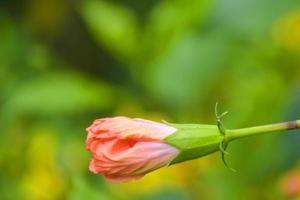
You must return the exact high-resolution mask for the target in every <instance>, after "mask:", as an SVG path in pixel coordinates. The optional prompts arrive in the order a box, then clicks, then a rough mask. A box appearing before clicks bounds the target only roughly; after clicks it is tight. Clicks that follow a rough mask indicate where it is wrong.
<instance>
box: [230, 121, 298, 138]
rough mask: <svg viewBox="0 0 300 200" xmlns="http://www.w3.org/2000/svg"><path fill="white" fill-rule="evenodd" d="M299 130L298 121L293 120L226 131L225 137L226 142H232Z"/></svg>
mask: <svg viewBox="0 0 300 200" xmlns="http://www.w3.org/2000/svg"><path fill="white" fill-rule="evenodd" d="M299 128H300V120H295V121H288V122H282V123H276V124H269V125H263V126H254V127H249V128H242V129H233V130H226V135H227V140H228V141H232V140H235V139H239V138H243V137H248V136H252V135H260V134H265V133H271V132H278V131H286V130H292V129H299Z"/></svg>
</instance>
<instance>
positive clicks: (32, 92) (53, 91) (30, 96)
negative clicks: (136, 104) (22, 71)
mask: <svg viewBox="0 0 300 200" xmlns="http://www.w3.org/2000/svg"><path fill="white" fill-rule="evenodd" d="M112 100H113V93H112V90H111V88H110V87H109V86H108V85H106V84H104V83H102V82H100V81H92V80H87V79H85V78H83V77H81V76H80V75H78V74H75V73H68V72H65V73H63V72H60V73H51V74H50V73H48V74H46V75H44V76H41V77H37V78H32V80H30V81H28V82H24V83H23V84H22V85H20V86H19V88H16V89H15V91H13V93H12V94H11V96H10V98H8V99H7V101H6V103H5V104H4V106H3V110H2V112H3V113H4V114H5V115H15V114H21V113H31V114H37V115H41V116H51V115H66V114H75V113H79V112H85V111H87V110H93V109H96V110H98V111H100V110H101V109H107V108H108V107H109V106H111V105H112Z"/></svg>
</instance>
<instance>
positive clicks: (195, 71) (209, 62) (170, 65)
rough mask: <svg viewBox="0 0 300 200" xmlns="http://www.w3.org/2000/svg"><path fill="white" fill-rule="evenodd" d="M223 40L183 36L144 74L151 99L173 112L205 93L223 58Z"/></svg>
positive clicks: (212, 36)
mask: <svg viewBox="0 0 300 200" xmlns="http://www.w3.org/2000/svg"><path fill="white" fill-rule="evenodd" d="M226 49H227V46H226V40H224V39H223V38H222V37H219V36H217V35H211V36H202V37H200V35H196V34H187V35H186V37H185V38H183V39H182V40H181V41H180V42H178V43H177V45H176V46H175V47H174V48H173V49H172V50H171V51H170V52H169V53H168V54H167V55H166V56H165V57H163V58H161V59H159V60H157V61H155V62H154V63H153V64H152V68H150V69H149V71H148V72H147V73H145V75H146V76H147V77H146V81H147V82H146V84H147V87H148V88H149V89H150V91H151V92H152V94H153V96H154V97H155V98H157V99H159V100H161V101H162V102H164V103H165V104H167V105H168V106H170V107H171V108H173V109H178V108H182V107H186V106H189V104H190V105H193V103H195V101H201V100H203V99H204V97H205V96H206V94H207V91H208V89H209V86H210V83H211V82H212V81H213V80H214V78H215V73H216V72H217V69H219V68H220V67H222V62H223V61H224V58H225V56H226Z"/></svg>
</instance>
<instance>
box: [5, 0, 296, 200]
mask: <svg viewBox="0 0 300 200" xmlns="http://www.w3.org/2000/svg"><path fill="white" fill-rule="evenodd" d="M217 101H218V102H219V103H220V105H219V108H220V110H228V111H229V114H228V116H226V119H225V124H226V126H227V127H228V128H242V127H247V126H252V125H259V124H266V123H272V122H279V121H286V120H291V119H299V118H300V106H299V102H300V1H299V0H285V1H283V0H263V1H262V0H244V1H239V0H186V1H180V0H144V1H138V0H123V1H117V0H77V1H75V0H27V1H20V0H1V1H0V127H1V133H0V134H1V135H0V199H1V200H18V199H20V200H21V199H22V200H23V199H24V200H54V199H55V200H56V199H58V200H60V199H67V200H87V199H88V200H129V199H130V200H134V199H138V200H150V199H151V200H152V199H155V200H201V199H204V200H219V199H220V200H223V199H225V200H227V199H228V200H235V199H237V200H240V199H246V200H248V199H249V200H250V199H251V200H252V199H263V200H265V199H266V200H268V199H272V200H274V199H275V200H276V199H295V198H297V197H296V196H297V194H298V195H299V193H300V175H299V174H300V148H299V144H300V132H299V131H291V132H287V133H284V134H273V135H265V136H258V137H253V138H248V139H243V140H240V141H236V142H234V143H232V144H231V145H230V146H229V148H228V151H229V152H231V156H228V157H227V160H228V162H229V163H230V166H232V167H233V168H235V169H237V171H238V173H232V172H231V171H230V170H228V169H227V168H226V167H224V165H223V164H222V162H221V159H220V154H219V153H215V154H213V155H211V156H207V157H204V158H201V159H198V160H194V161H190V162H186V163H182V164H178V165H175V166H171V167H169V168H163V169H160V170H157V171H155V172H153V173H150V174H148V175H147V176H146V177H144V178H143V179H141V180H139V181H135V182H131V183H128V184H111V183H108V182H106V181H105V180H104V179H103V177H101V176H98V175H94V174H92V173H90V172H89V171H88V162H89V159H90V155H89V154H88V153H87V152H86V150H85V144H84V142H85V137H86V133H85V128H86V127H87V126H89V125H90V124H91V122H92V121H93V120H94V119H96V118H101V117H106V116H116V115H125V116H129V117H139V118H146V119H151V120H156V121H160V120H162V119H164V120H167V121H170V122H174V123H207V124H215V119H214V114H213V109H214V105H215V103H216V102H217Z"/></svg>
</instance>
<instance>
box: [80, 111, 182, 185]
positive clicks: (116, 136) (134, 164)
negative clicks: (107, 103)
mask: <svg viewBox="0 0 300 200" xmlns="http://www.w3.org/2000/svg"><path fill="white" fill-rule="evenodd" d="M86 130H87V133H88V135H87V139H86V148H87V150H88V151H90V152H91V153H92V154H93V158H92V160H91V162H90V167H89V168H90V171H92V172H94V173H97V174H102V175H104V176H105V177H106V178H107V179H108V180H110V181H114V182H126V181H129V180H133V179H139V178H141V177H143V176H144V175H145V174H146V173H148V172H150V171H153V170H155V169H158V168H160V167H163V166H166V165H168V164H169V163H170V162H171V161H172V160H173V159H174V158H175V157H176V156H177V155H178V154H179V150H178V149H177V148H175V147H173V146H171V145H169V144H167V143H166V142H164V140H163V139H165V138H166V137H168V136H170V135H171V134H172V133H174V132H176V128H175V127H172V126H168V125H166V124H162V123H157V122H152V121H148V120H143V119H130V118H127V117H113V118H104V119H97V120H95V121H94V123H93V124H92V125H91V126H90V127H89V128H87V129H86Z"/></svg>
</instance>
